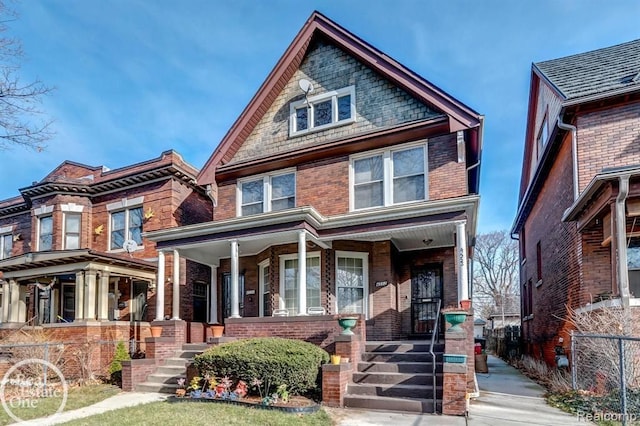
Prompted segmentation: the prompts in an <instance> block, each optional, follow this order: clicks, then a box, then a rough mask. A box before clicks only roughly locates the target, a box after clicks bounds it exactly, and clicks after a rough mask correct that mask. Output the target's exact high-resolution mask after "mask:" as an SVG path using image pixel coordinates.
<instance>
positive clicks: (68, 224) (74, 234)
mask: <svg viewBox="0 0 640 426" xmlns="http://www.w3.org/2000/svg"><path fill="white" fill-rule="evenodd" d="M81 223H82V215H81V214H80V213H65V215H64V249H66V250H73V249H79V248H80V229H81V226H80V224H81Z"/></svg>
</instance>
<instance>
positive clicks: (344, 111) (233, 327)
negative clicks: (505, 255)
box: [146, 12, 483, 342]
mask: <svg viewBox="0 0 640 426" xmlns="http://www.w3.org/2000/svg"><path fill="white" fill-rule="evenodd" d="M482 123H483V117H482V116H481V115H479V114H478V113H477V112H475V111H473V110H472V109H470V108H469V107H467V106H465V105H464V104H462V103H461V102H459V101H458V100H456V99H454V98H453V97H451V96H450V95H448V94H446V93H444V92H443V91H442V90H441V89H439V88H437V87H435V86H434V85H433V84H431V83H430V82H428V81H426V80H425V79H423V78H422V77H420V76H418V75H417V74H415V73H414V72H412V71H411V70H409V69H407V68H406V67H404V66H402V65H401V64H399V63H398V62H396V61H394V60H393V59H391V58H390V57H388V56H387V55H385V54H383V53H382V52H380V51H378V50H377V49H375V48H374V47H372V46H371V45H369V44H367V43H366V42H364V41H363V40H361V39H359V38H358V37H356V36H355V35H353V34H351V33H349V32H348V31H347V30H345V29H344V28H342V27H340V26H338V25H337V24H335V23H334V22H332V21H330V20H329V19H327V18H326V17H324V16H322V15H321V14H319V13H317V12H316V13H314V14H313V15H312V16H311V17H310V18H309V20H308V21H307V23H306V24H305V25H304V27H303V28H302V29H301V31H300V32H299V33H298V35H297V36H296V37H295V39H294V40H293V42H292V43H291V45H290V46H289V47H288V49H287V50H286V52H285V53H284V55H283V56H282V58H281V59H280V60H279V61H278V63H277V64H276V66H275V67H274V69H273V70H272V71H271V73H270V74H269V75H268V77H267V79H266V80H265V82H264V83H263V84H262V86H261V87H260V89H259V90H258V92H257V93H256V94H255V96H254V97H253V99H252V100H251V102H250V103H249V104H248V106H247V107H246V108H245V110H244V111H243V112H242V113H241V114H240V116H239V118H238V119H237V121H236V122H235V123H234V124H233V126H232V127H231V129H230V130H229V131H228V133H227V134H226V135H225V137H224V138H223V139H222V141H221V142H220V144H219V145H218V147H217V148H216V149H215V151H214V152H213V154H212V155H211V157H210V158H209V160H208V161H207V162H206V164H205V166H204V168H203V169H202V170H201V171H200V174H199V175H198V178H197V181H198V184H199V185H202V186H203V187H204V188H206V191H207V193H208V194H209V195H210V196H211V197H212V199H213V200H214V203H215V207H214V214H213V221H210V222H206V223H200V224H195V225H189V226H182V227H178V228H173V229H164V230H159V231H155V232H149V233H147V234H146V235H147V237H148V238H149V239H150V240H152V241H155V242H156V244H157V247H158V250H159V252H160V253H164V252H167V253H174V252H177V253H179V255H180V256H181V257H184V258H187V259H190V260H193V261H195V262H198V263H201V264H206V265H211V267H212V269H213V270H214V271H216V272H215V273H214V274H213V275H212V281H211V283H210V287H209V291H208V292H207V294H208V301H207V303H208V306H209V309H210V311H211V312H210V318H211V319H212V320H216V321H218V322H224V323H225V325H226V326H227V331H228V333H229V334H230V335H235V336H248V335H258V334H262V335H268V334H271V333H272V332H273V327H275V326H274V323H273V322H268V321H267V322H260V321H252V320H250V318H260V317H272V316H274V315H286V316H290V317H291V316H305V315H307V314H313V313H323V312H324V313H326V314H360V315H362V317H363V318H364V319H366V324H367V325H366V338H367V339H369V340H376V339H378V340H389V339H401V338H406V337H409V336H423V337H425V336H428V335H429V333H430V332H431V330H432V328H433V320H434V318H435V317H436V316H437V315H438V312H436V310H435V308H436V306H437V301H438V300H442V307H445V306H458V304H459V302H460V301H461V300H466V299H469V280H468V255H469V252H470V244H471V243H472V241H473V240H474V237H475V232H476V223H477V209H478V202H479V195H478V179H479V162H480V151H481V146H482ZM162 267H163V265H162V257H161V258H160V265H159V268H162ZM300 271H305V273H300ZM248 317H250V318H248ZM243 320H246V321H243ZM243 324H250V326H247V327H245V328H243ZM311 334H314V336H311ZM291 336H294V337H300V338H306V339H308V340H312V341H318V342H322V341H323V339H325V338H326V333H324V331H322V330H316V329H309V330H293V327H292V330H291Z"/></svg>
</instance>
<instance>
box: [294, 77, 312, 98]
mask: <svg viewBox="0 0 640 426" xmlns="http://www.w3.org/2000/svg"><path fill="white" fill-rule="evenodd" d="M298 86H300V89H301V90H302V91H303V92H304V94H305V95H307V94H309V93H312V92H313V84H311V82H310V81H309V80H307V79H306V78H303V79H301V80H300V81H299V82H298Z"/></svg>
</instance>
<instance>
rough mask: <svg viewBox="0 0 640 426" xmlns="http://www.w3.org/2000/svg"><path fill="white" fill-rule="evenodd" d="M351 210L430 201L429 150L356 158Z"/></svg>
mask: <svg viewBox="0 0 640 426" xmlns="http://www.w3.org/2000/svg"><path fill="white" fill-rule="evenodd" d="M350 174H351V176H350V180H351V210H360V209H367V208H373V207H384V206H391V205H395V204H403V203H408V202H413V201H423V200H426V199H427V146H426V144H424V143H422V144H419V145H413V146H407V147H401V148H396V149H392V150H384V151H377V152H374V153H367V154H361V155H357V156H353V157H352V159H351V167H350Z"/></svg>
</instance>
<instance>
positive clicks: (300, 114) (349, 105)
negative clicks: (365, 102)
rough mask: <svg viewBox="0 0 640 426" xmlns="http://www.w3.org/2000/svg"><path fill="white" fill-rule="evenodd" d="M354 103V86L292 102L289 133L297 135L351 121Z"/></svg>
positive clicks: (354, 115)
mask: <svg viewBox="0 0 640 426" xmlns="http://www.w3.org/2000/svg"><path fill="white" fill-rule="evenodd" d="M355 105H356V93H355V86H349V87H345V88H343V89H339V90H334V91H332V92H327V93H322V94H320V95H316V96H312V97H309V98H308V99H303V100H300V101H297V102H293V103H292V104H291V107H290V119H289V134H290V136H297V135H302V134H305V133H309V132H315V131H319V130H324V129H327V128H331V127H334V126H340V125H343V124H348V123H353V122H354V121H355V117H356V106H355Z"/></svg>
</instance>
